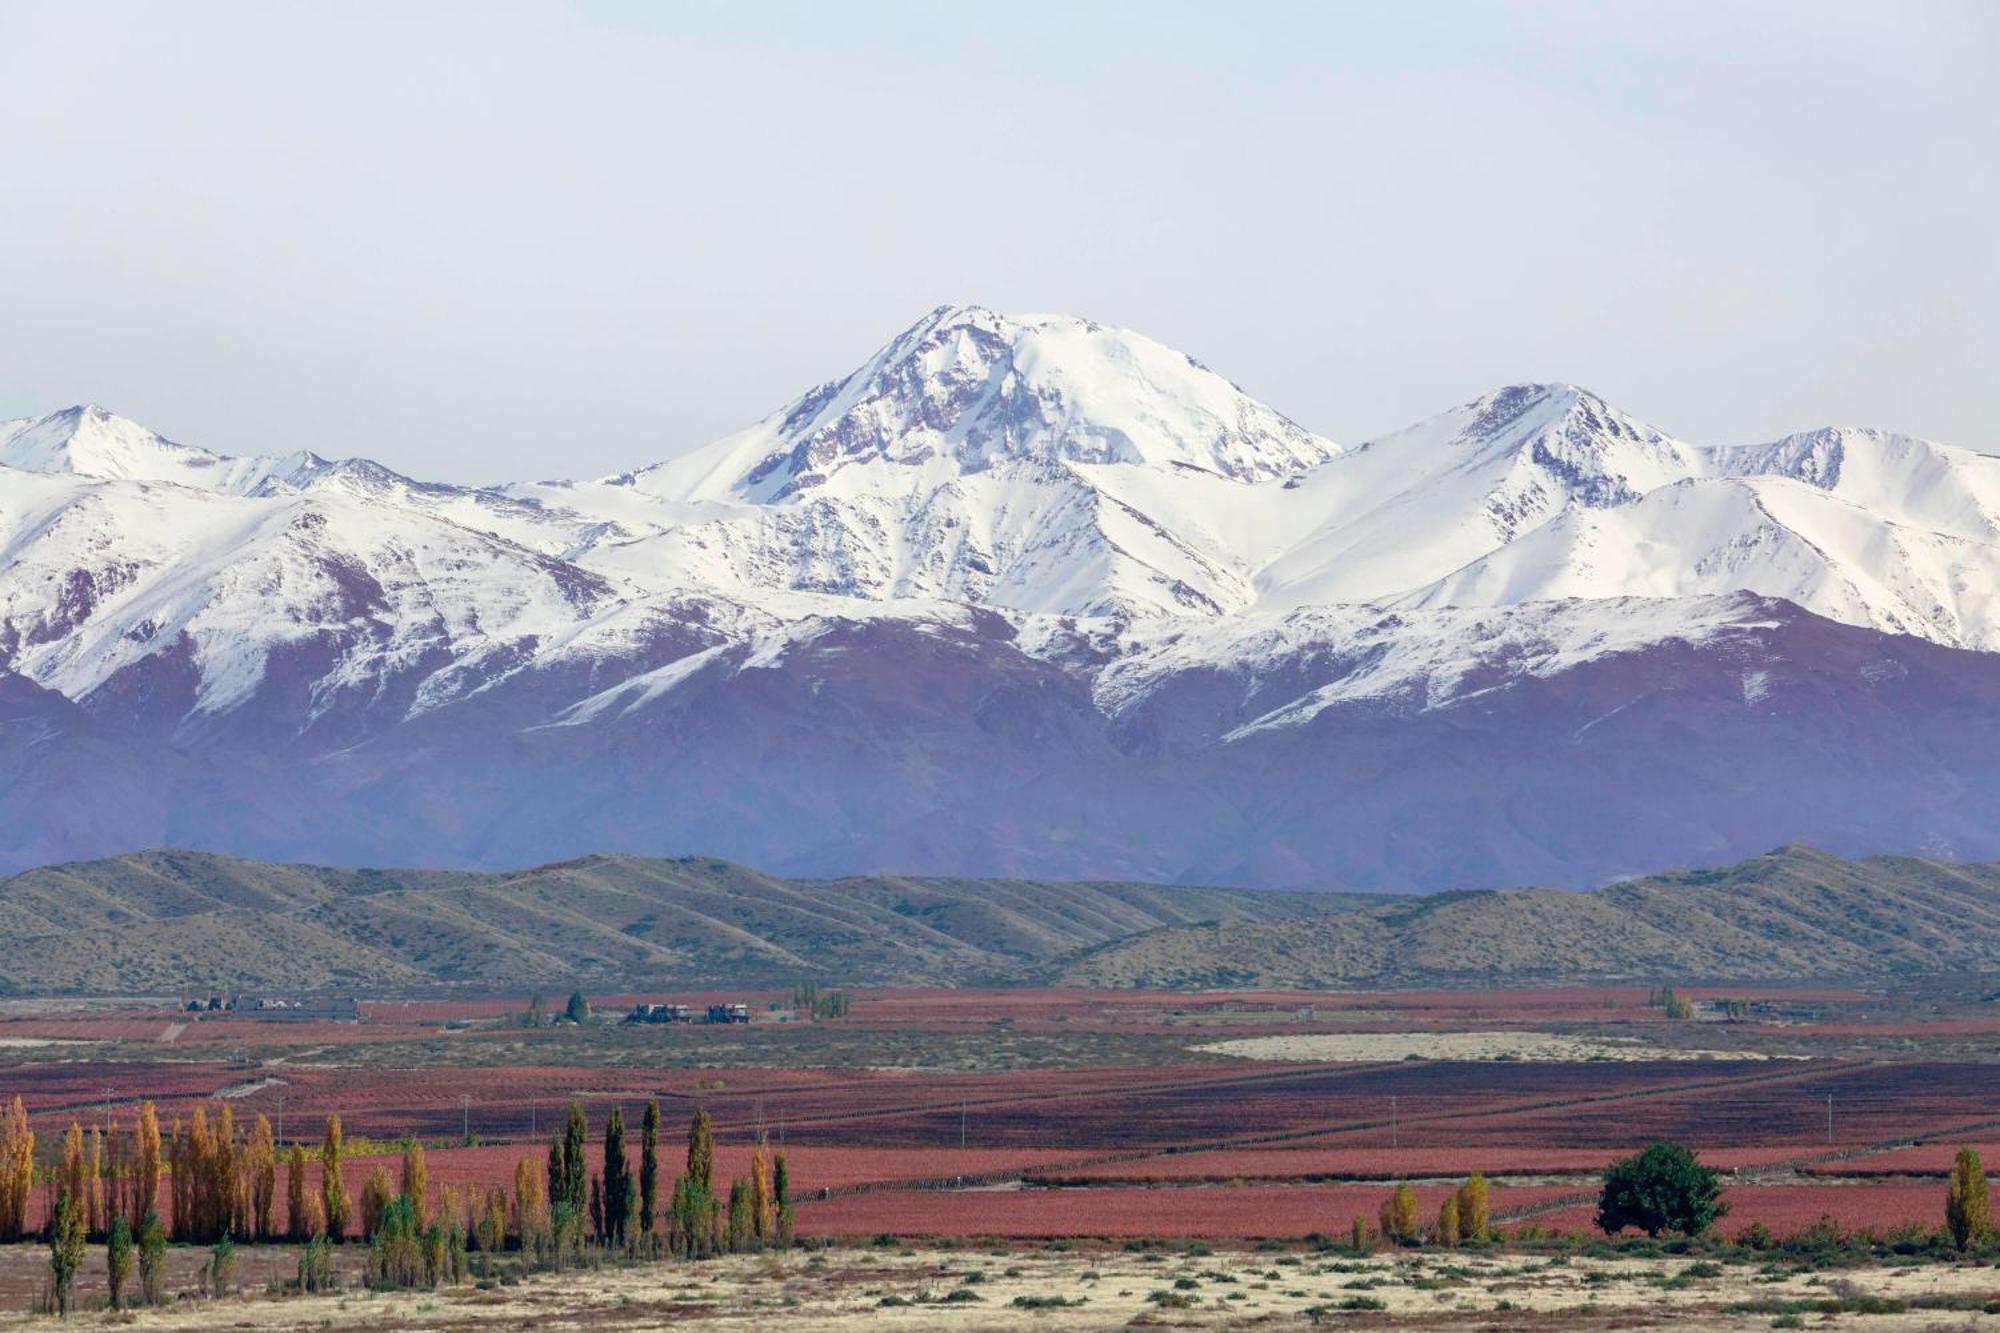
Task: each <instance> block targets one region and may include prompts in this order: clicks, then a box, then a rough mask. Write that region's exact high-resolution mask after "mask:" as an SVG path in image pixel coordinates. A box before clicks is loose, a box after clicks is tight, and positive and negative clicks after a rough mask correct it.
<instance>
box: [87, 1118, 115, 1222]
mask: <svg viewBox="0 0 2000 1333" xmlns="http://www.w3.org/2000/svg"><path fill="white" fill-rule="evenodd" d="M84 1144H85V1147H84V1209H83V1218H84V1222H85V1230H87V1231H88V1232H89V1233H90V1234H91V1236H92V1237H93V1238H96V1237H100V1236H101V1237H104V1238H106V1239H108V1238H109V1237H110V1235H111V1217H110V1214H108V1213H107V1212H106V1211H105V1208H104V1136H103V1135H102V1134H99V1133H98V1132H97V1126H95V1125H92V1126H91V1127H90V1132H89V1133H87V1134H85V1135H84Z"/></svg>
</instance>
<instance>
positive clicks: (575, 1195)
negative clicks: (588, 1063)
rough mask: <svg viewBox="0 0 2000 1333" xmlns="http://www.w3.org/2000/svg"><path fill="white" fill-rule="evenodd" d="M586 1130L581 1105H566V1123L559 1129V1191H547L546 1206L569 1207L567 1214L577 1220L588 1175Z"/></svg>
mask: <svg viewBox="0 0 2000 1333" xmlns="http://www.w3.org/2000/svg"><path fill="white" fill-rule="evenodd" d="M589 1138H590V1127H589V1125H588V1124H587V1123H585V1121H584V1118H583V1103H582V1102H571V1103H570V1104H569V1120H568V1123H567V1124H565V1125H564V1126H563V1156H562V1168H563V1174H562V1188H561V1189H560V1190H555V1189H551V1190H550V1191H549V1206H550V1207H551V1208H553V1207H555V1206H556V1205H557V1204H558V1203H566V1204H568V1205H569V1210H570V1213H571V1214H572V1215H573V1216H575V1217H577V1218H581V1217H582V1216H583V1209H584V1202H585V1199H584V1195H585V1190H586V1188H587V1184H586V1182H587V1180H588V1177H589V1175H590V1170H589V1164H588V1160H587V1159H586V1157H585V1155H584V1153H585V1148H584V1145H585V1144H586V1143H587V1142H588V1141H589Z"/></svg>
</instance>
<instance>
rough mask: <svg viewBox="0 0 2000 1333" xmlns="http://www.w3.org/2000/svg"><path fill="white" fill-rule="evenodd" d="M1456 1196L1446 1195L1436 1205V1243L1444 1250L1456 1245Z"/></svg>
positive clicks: (1457, 1237)
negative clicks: (1442, 1200)
mask: <svg viewBox="0 0 2000 1333" xmlns="http://www.w3.org/2000/svg"><path fill="white" fill-rule="evenodd" d="M1458 1239H1459V1236H1458V1195H1456V1194H1447V1195H1445V1196H1444V1202H1443V1203H1441V1204H1439V1205H1438V1221H1437V1243H1438V1244H1440V1245H1442V1246H1444V1247H1445V1248H1446V1249H1452V1248H1455V1247H1456V1246H1457V1245H1458Z"/></svg>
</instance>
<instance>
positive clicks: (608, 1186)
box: [599, 1106, 632, 1245]
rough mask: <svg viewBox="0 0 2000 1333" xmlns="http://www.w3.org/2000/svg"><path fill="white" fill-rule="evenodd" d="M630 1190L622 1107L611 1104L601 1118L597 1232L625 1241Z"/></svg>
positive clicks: (610, 1238)
mask: <svg viewBox="0 0 2000 1333" xmlns="http://www.w3.org/2000/svg"><path fill="white" fill-rule="evenodd" d="M631 1192H632V1173H631V1169H630V1167H629V1165H628V1164H627V1162H626V1161H625V1108H624V1107H622V1106H614V1107H612V1108H611V1114H610V1115H609V1116H608V1117H607V1118H606V1119H605V1121H604V1205H603V1208H604V1218H603V1226H602V1227H601V1228H600V1230H599V1234H600V1235H602V1236H603V1237H604V1238H605V1239H606V1240H610V1241H615V1242H617V1243H618V1244H620V1245H623V1244H625V1243H626V1235H625V1214H626V1212H627V1211H628V1204H627V1197H628V1196H629V1195H630V1194H631Z"/></svg>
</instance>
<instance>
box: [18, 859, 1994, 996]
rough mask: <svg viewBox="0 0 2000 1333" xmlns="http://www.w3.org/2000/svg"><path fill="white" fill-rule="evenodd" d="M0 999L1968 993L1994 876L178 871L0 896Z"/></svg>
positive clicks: (181, 867)
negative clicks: (1226, 880)
mask: <svg viewBox="0 0 2000 1333" xmlns="http://www.w3.org/2000/svg"><path fill="white" fill-rule="evenodd" d="M0 926H4V927H5V931H4V934H0V993H37V994H43V993H59V992H60V993H104V994H134V993H169V994H171V993H173V992H175V991H177V990H179V989H181V988H182V987H184V986H188V985H194V986H198V987H202V986H206V987H212V988H217V989H220V990H224V991H231V990H235V989H239V988H240V989H244V990H253V991H254V990H275V991H280V992H285V993H297V992H300V991H316V990H329V989H345V990H349V991H353V990H361V989H367V990H386V991H388V992H390V993H416V992H421V991H426V990H432V989H439V988H486V989H490V990H493V991H495V992H502V991H507V990H511V989H533V988H538V987H539V988H542V989H548V988H551V987H562V986H569V985H573V984H588V985H596V986H632V985H644V986H660V987H671V986H690V985H764V986H768V985H783V984H787V983H789V982H791V981H795V980H799V979H802V978H806V979H815V980H819V981H822V982H826V983H829V984H836V985H950V986H957V985H995V984H997V985H1014V984H1026V985H1047V984H1059V985H1084V986H1114V987H1121V986H1147V987H1172V988H1181V989H1186V988H1197V989H1198V988H1204V987H1228V988H1257V989H1302V990H1313V989H1343V988H1366V989H1373V988H1383V987H1397V986H1413V985H1447V986H1487V985H1499V984H1505V985H1527V984H1541V983H1577V982H1624V983H1632V982H1648V983H1657V982H1662V981H1665V982H1689V983H1695V982H1701V983H1726V982H1762V983H1766V984H1769V983H1784V982H1790V983H1795V984H1802V983H1808V982H1832V981H1842V982H1850V983H1854V982H1859V983H1871V984H1880V983H1883V982H1896V981H1908V980H1912V979H1918V978H1921V977H1924V976H1927V975H1936V974H1978V973H1987V974H1990V973H1991V972H1992V971H1993V970H1994V964H1993V961H1992V960H1993V958H1994V956H1995V950H1996V946H2000V864H1993V863H1986V864H1963V863H1960V864H1954V863H1947V862H1940V861H1936V860H1928V859H1921V858H1908V857H1880V858H1871V859H1867V860H1846V859H1842V858H1838V857H1834V856H1831V855H1829V854H1827V853H1825V852H1822V851H1819V850H1818V849H1815V848H1811V847H1800V846H1787V847H1781V848H1778V849H1776V850H1774V851H1771V852H1767V853H1764V854H1762V855H1760V856H1756V857H1752V858H1751V859H1749V860H1748V861H1745V862H1742V863H1740V864H1736V865H1731V866H1723V867H1719V868H1716V869H1712V870H1703V871H1676V872H1670V873H1667V874H1660V875H1652V876H1647V877H1643V878H1640V879H1635V880H1628V881H1622V882H1620V883H1617V884H1612V885H1608V886H1606V887H1603V888H1600V889H1597V890H1593V891H1588V892H1571V891H1562V890H1548V889H1500V890H1478V891H1463V890H1451V891H1446V892H1441V893H1436V894H1430V895H1425V896H1420V897H1409V898H1390V899H1386V900H1385V899H1383V898H1381V897H1379V896H1375V895H1355V894H1339V893H1325V892H1320V893H1279V892H1272V891H1265V890H1245V889H1224V888H1199V887H1188V886H1170V885H1157V884H1130V883H1123V884H1121V883H1094V882H1081V883H1077V882H1035V881H1013V880H990V879H957V878H938V877H929V876H907V875H868V876H848V877H844V878H838V879H829V880H788V879H783V878H779V877H776V876H771V875H767V874H763V873H761V872H759V871H755V870H752V869H749V868H747V867H744V866H741V865H736V864H733V863H731V862H727V861H721V860H717V859H715V858H708V857H688V858H679V859H674V860H661V859H655V858H644V857H631V856H618V855H592V856H585V857H579V858H575V859H572V860H569V861H563V862H557V863H552V864H548V865H542V866H534V867H528V868H525V869H519V870H509V871H499V872H486V873H479V872H463V871H452V870H381V869H340V868H335V867H326V866H311V865H283V864H272V863H265V862H255V861H246V860H243V859H240V858H231V857H221V856H214V855H207V854H202V853H193V852H183V851H154V852H143V853H134V854H128V855H125V856H120V857H115V858H109V859H106V860H101V861H94V862H83V863H70V864H64V865H55V866H48V867H43V868H40V869H37V870H31V871H27V872H23V873H21V874H18V875H15V876H12V877H10V878H8V879H5V880H0Z"/></svg>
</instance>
